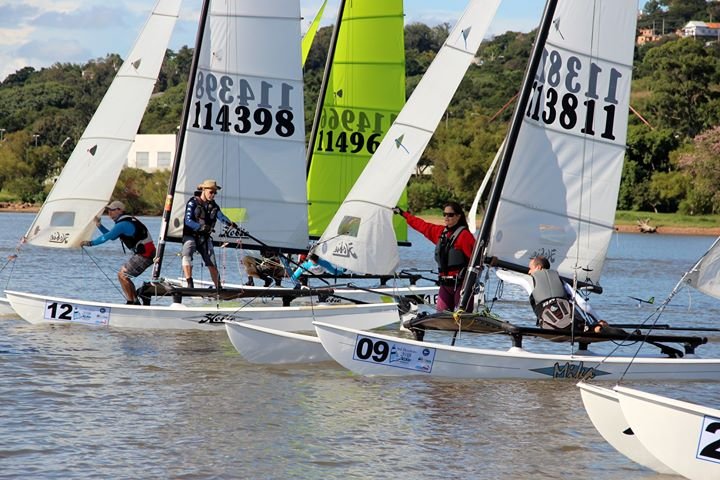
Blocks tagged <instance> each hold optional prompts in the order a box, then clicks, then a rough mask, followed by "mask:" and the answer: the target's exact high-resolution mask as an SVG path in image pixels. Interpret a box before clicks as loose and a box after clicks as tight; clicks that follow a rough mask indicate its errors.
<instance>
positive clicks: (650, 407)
mask: <svg viewBox="0 0 720 480" xmlns="http://www.w3.org/2000/svg"><path fill="white" fill-rule="evenodd" d="M614 391H615V393H616V394H617V396H618V399H619V402H620V407H621V409H622V412H623V415H624V416H625V419H626V420H627V421H628V422H629V424H630V427H631V428H632V431H633V432H634V433H635V435H637V437H638V438H639V440H640V442H641V443H642V444H643V446H644V447H645V448H646V449H647V450H648V451H649V452H650V453H651V454H652V455H653V456H654V457H656V458H657V459H658V460H659V461H661V462H662V463H664V464H665V465H667V466H668V467H669V468H670V469H672V470H674V471H675V472H677V473H678V474H680V475H682V476H684V477H686V478H689V479H691V480H706V479H710V478H720V410H718V409H715V408H708V407H704V406H700V405H695V404H693V403H688V402H682V401H679V400H674V399H671V398H667V397H663V396H660V395H653V394H650V393H646V392H642V391H639V390H635V389H631V388H626V387H620V386H616V387H615V388H614Z"/></svg>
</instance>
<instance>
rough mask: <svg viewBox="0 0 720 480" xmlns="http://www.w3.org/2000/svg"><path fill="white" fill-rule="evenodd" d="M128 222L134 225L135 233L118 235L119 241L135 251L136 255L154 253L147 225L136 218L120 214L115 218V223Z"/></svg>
mask: <svg viewBox="0 0 720 480" xmlns="http://www.w3.org/2000/svg"><path fill="white" fill-rule="evenodd" d="M120 222H130V223H132V224H133V227H135V233H134V234H133V235H120V237H119V238H120V241H122V243H123V245H125V247H127V248H128V249H129V250H132V251H133V252H135V253H137V254H138V255H143V256H149V255H152V254H154V253H155V245H154V244H153V240H152V237H151V236H150V232H149V231H148V229H147V227H146V226H145V225H144V224H143V223H142V222H141V221H140V220H138V219H137V218H135V217H133V216H131V215H127V214H122V215H120V217H118V219H117V220H115V223H120Z"/></svg>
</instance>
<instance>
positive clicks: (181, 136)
mask: <svg viewBox="0 0 720 480" xmlns="http://www.w3.org/2000/svg"><path fill="white" fill-rule="evenodd" d="M209 9H210V0H203V6H202V10H201V12H200V23H199V25H198V32H197V35H196V36H195V51H194V52H193V58H192V64H191V65H190V77H189V78H188V84H187V90H186V91H185V103H184V104H183V113H182V120H181V123H180V132H179V133H178V138H177V145H176V148H175V158H173V166H172V171H171V172H170V181H169V182H168V191H167V197H165V206H164V207H163V214H162V222H161V224H160V233H159V234H158V245H157V254H156V255H155V263H154V264H153V271H152V280H158V279H159V278H160V270H161V268H162V260H163V255H164V254H165V244H166V243H167V241H166V240H165V238H166V237H167V232H168V226H169V225H170V213H171V211H172V205H173V197H174V196H175V188H176V187H177V180H178V168H179V166H180V158H181V157H182V152H183V145H184V144H185V133H186V131H187V120H188V112H189V111H190V103H191V101H192V95H193V91H194V90H195V78H196V77H197V70H198V57H199V56H200V46H201V45H202V42H203V36H204V34H205V24H206V23H207V17H208V10H209Z"/></svg>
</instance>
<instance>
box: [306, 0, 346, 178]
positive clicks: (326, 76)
mask: <svg viewBox="0 0 720 480" xmlns="http://www.w3.org/2000/svg"><path fill="white" fill-rule="evenodd" d="M343 12H345V0H341V1H340V6H339V7H338V16H337V20H336V21H335V26H334V27H333V32H332V36H331V37H330V45H329V46H328V55H327V58H326V59H325V70H324V71H323V78H322V83H321V84H320V94H319V95H318V101H317V106H316V107H315V116H314V117H313V124H312V129H311V131H310V139H309V140H308V148H307V152H306V153H305V165H306V166H305V176H307V174H308V173H310V162H311V161H312V155H313V150H315V137H316V136H317V129H318V124H319V123H320V116H321V115H322V107H323V104H324V103H325V93H326V91H327V84H328V81H329V80H330V70H331V69H332V60H333V57H334V56H335V48H336V47H337V41H338V34H339V33H340V25H341V24H342V17H343Z"/></svg>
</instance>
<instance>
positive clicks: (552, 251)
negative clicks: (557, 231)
mask: <svg viewBox="0 0 720 480" xmlns="http://www.w3.org/2000/svg"><path fill="white" fill-rule="evenodd" d="M556 255H557V248H544V247H540V248H538V249H536V250H534V251H533V252H532V253H531V254H530V258H531V259H532V258H535V257H540V256H542V257H545V258H547V259H548V261H549V262H550V263H555V257H556Z"/></svg>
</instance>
